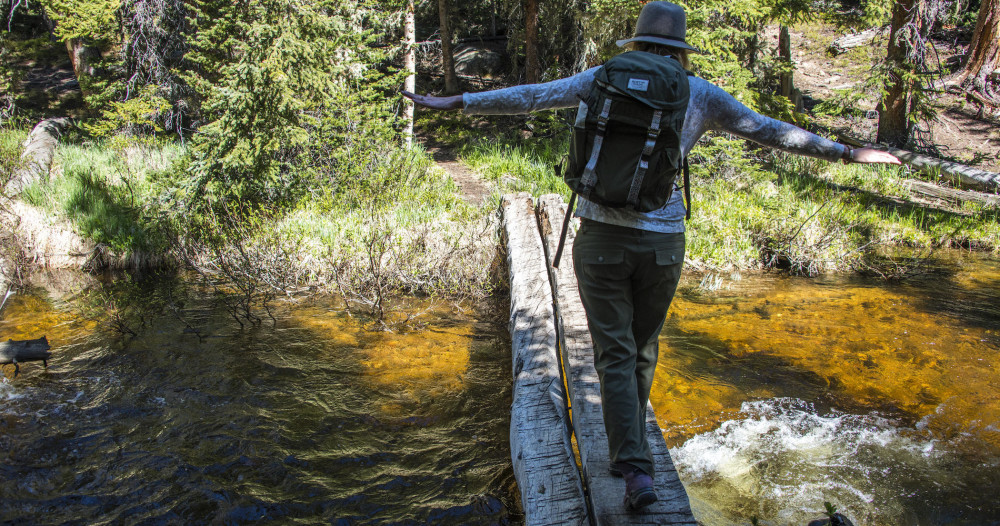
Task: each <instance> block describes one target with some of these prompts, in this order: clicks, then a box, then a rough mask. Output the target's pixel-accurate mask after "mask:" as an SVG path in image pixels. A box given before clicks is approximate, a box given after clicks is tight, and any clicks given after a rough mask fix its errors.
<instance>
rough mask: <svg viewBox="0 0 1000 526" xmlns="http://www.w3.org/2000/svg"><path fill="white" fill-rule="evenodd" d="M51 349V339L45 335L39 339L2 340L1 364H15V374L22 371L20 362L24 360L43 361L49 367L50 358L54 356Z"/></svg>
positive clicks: (0, 347) (0, 345)
mask: <svg viewBox="0 0 1000 526" xmlns="http://www.w3.org/2000/svg"><path fill="white" fill-rule="evenodd" d="M49 349H51V347H49V340H47V339H46V338H45V336H42V337H41V338H38V339H37V340H22V341H14V340H7V341H5V342H0V364H2V365H6V364H14V376H17V374H18V373H19V372H20V364H22V363H24V362H42V363H43V364H44V365H45V366H46V367H48V366H49V363H48V360H49V358H51V357H52V353H50V352H49Z"/></svg>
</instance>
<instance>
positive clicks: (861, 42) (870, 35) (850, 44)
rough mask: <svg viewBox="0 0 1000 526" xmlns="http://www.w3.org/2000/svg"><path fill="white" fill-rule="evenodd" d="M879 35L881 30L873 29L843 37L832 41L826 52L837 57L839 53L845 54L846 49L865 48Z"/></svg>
mask: <svg viewBox="0 0 1000 526" xmlns="http://www.w3.org/2000/svg"><path fill="white" fill-rule="evenodd" d="M880 33H882V29H881V28H878V27H875V28H872V29H866V30H864V31H862V32H860V33H855V34H853V35H844V36H842V37H840V38H838V39H837V40H834V41H833V43H832V44H830V47H828V48H827V51H828V52H830V54H831V55H833V56H837V55H840V54H841V53H846V52H847V50H848V49H851V48H855V47H861V46H867V45H868V44H869V43H871V41H872V40H874V39H875V37H877V36H879V34H880Z"/></svg>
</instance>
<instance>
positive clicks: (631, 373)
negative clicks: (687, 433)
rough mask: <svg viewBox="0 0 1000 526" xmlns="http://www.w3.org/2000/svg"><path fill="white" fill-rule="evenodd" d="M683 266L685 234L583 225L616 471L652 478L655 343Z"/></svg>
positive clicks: (587, 288) (583, 282)
mask: <svg viewBox="0 0 1000 526" xmlns="http://www.w3.org/2000/svg"><path fill="white" fill-rule="evenodd" d="M683 262H684V234H683V233H679V234H662V233H659V232H649V231H645V230H637V229H634V228H627V227H621V226H615V225H609V224H606V223H599V222H596V221H590V220H587V219H584V220H583V222H582V225H581V227H580V231H579V232H578V233H577V236H576V241H575V242H574V244H573V264H574V265H575V267H576V278H577V282H578V283H579V287H580V298H581V299H582V300H583V308H584V310H585V311H586V312H587V323H588V325H589V327H590V335H591V337H592V338H593V340H594V367H595V368H596V369H597V374H598V376H600V379H601V398H602V401H603V406H604V427H605V429H606V430H607V433H608V448H609V450H610V451H609V452H610V456H611V463H612V465H613V466H615V467H617V468H618V469H629V467H628V466H626V465H625V464H628V465H630V466H634V467H637V468H639V469H641V470H643V471H645V472H646V473H648V474H649V475H653V474H654V473H653V471H654V468H653V455H652V453H651V452H650V449H649V442H648V441H647V440H646V404H647V402H648V400H649V390H650V388H651V387H652V385H653V373H654V372H655V370H656V358H657V354H658V352H659V345H658V337H659V335H660V329H662V328H663V321H664V319H665V318H666V314H667V308H668V307H670V300H671V299H673V297H674V291H675V290H677V282H678V280H679V279H680V276H681V264H682V263H683Z"/></svg>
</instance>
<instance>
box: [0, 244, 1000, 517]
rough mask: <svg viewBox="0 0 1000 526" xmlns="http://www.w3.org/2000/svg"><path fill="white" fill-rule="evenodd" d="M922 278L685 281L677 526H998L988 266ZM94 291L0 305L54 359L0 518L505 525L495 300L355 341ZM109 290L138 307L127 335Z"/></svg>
mask: <svg viewBox="0 0 1000 526" xmlns="http://www.w3.org/2000/svg"><path fill="white" fill-rule="evenodd" d="M932 270H933V272H931V273H930V274H928V275H927V276H924V277H920V278H915V279H912V280H908V281H905V282H902V283H895V284H894V283H884V282H878V281H870V280H861V279H849V278H820V279H805V278H789V277H785V276H781V275H777V274H773V275H771V274H763V275H760V274H754V275H748V276H743V277H740V276H737V275H730V274H725V275H723V276H721V277H720V278H713V277H705V276H694V275H693V274H692V275H689V276H687V277H686V278H685V281H684V283H682V286H681V289H680V291H679V293H678V297H677V299H676V300H675V303H674V305H673V306H672V308H671V312H670V314H669V315H668V319H667V322H666V325H665V328H664V331H663V334H662V335H661V358H660V362H659V364H658V369H657V376H656V380H655V384H654V387H653V394H652V397H651V401H652V403H653V406H654V408H655V409H656V411H657V415H658V418H659V419H660V424H661V427H662V428H663V430H664V436H665V437H666V439H667V442H668V445H669V446H670V447H671V453H672V455H673V457H674V460H675V464H676V465H677V468H678V472H679V474H680V476H681V480H682V481H683V482H684V484H685V486H686V488H687V489H688V492H689V494H690V496H691V500H692V507H693V509H694V512H695V516H696V517H697V518H698V520H699V521H700V522H702V523H703V524H706V525H724V524H750V522H751V520H752V519H753V518H757V519H759V521H760V524H772V525H778V524H781V525H784V524H796V525H798V524H805V523H806V522H808V521H809V520H811V519H815V518H819V517H822V516H824V511H823V510H824V502H830V503H831V504H833V505H834V506H836V507H837V509H838V510H840V511H841V512H843V513H844V514H846V515H847V516H848V517H850V518H852V519H853V520H854V521H855V523H856V524H858V525H861V524H871V525H882V524H885V525H895V524H927V525H945V524H947V525H966V524H968V525H972V524H996V523H997V521H998V518H1000V504H998V503H997V500H996V499H995V496H994V495H995V488H996V487H997V486H998V485H1000V469H998V464H1000V427H998V425H1000V424H998V423H1000V378H998V370H1000V363H998V362H1000V353H998V351H1000V306H998V303H1000V302H998V300H997V298H1000V263H998V262H997V261H996V260H995V259H989V258H985V257H978V256H975V255H969V254H964V255H963V254H958V253H956V255H955V256H954V259H953V260H951V261H949V262H947V264H945V265H942V266H939V267H935V268H934V269H932ZM104 287H105V288H104V289H102V287H100V286H96V287H91V289H90V292H82V293H78V292H66V289H68V288H72V287H65V286H62V287H55V289H57V291H56V292H53V291H52V290H51V289H52V288H51V287H50V290H49V291H46V290H45V289H36V290H34V291H32V292H31V293H30V294H21V295H17V296H14V297H12V298H11V300H10V304H9V305H8V306H7V307H6V308H5V310H4V312H3V316H2V319H0V338H14V339H24V338H34V337H37V336H40V335H42V334H45V335H47V336H48V337H49V338H50V340H51V341H52V344H53V351H54V353H55V357H54V358H53V360H52V361H51V362H50V364H49V368H48V370H44V369H43V368H42V366H41V364H37V363H30V364H25V365H24V366H23V368H22V375H21V376H20V377H18V378H17V379H16V380H7V381H5V382H4V383H3V384H0V446H2V448H0V450H2V451H3V455H4V461H3V464H2V468H0V477H2V482H3V483H2V489H0V521H5V522H6V521H19V520H20V521H27V522H29V523H36V524H57V523H58V524H61V523H88V524H89V523H96V524H101V523H163V522H167V523H174V522H178V523H214V522H219V523H233V524H243V523H251V522H258V521H266V522H278V523H316V522H327V523H334V524H516V523H519V522H520V512H519V509H518V507H519V503H518V497H517V489H516V485H515V482H514V478H513V474H512V470H511V467H510V458H509V456H510V450H509V447H508V444H507V439H508V426H509V407H510V348H509V345H510V344H509V338H508V336H507V335H506V310H505V309H506V308H507V307H506V305H496V304H494V305H468V304H458V305H455V304H453V303H451V302H447V301H441V300H438V301H431V300H417V299H397V300H395V302H396V312H399V313H401V314H402V315H405V316H410V317H412V319H411V322H410V323H409V324H408V326H407V327H408V328H406V329H397V330H394V331H391V332H385V331H381V332H376V331H371V330H367V328H368V324H367V322H366V321H365V320H364V319H363V318H361V317H359V316H357V315H355V316H351V315H349V314H348V313H346V312H345V311H344V309H343V307H342V302H340V301H338V300H337V299H336V298H333V297H300V298H295V299H293V300H284V301H280V302H278V303H276V307H275V309H274V315H275V316H274V317H275V321H274V322H273V323H272V321H271V320H270V319H266V320H265V322H264V323H263V325H262V326H260V327H256V328H240V326H239V325H238V324H237V323H235V322H234V321H233V320H232V318H230V317H229V316H228V314H227V313H226V312H225V311H224V310H223V309H221V308H220V307H219V306H218V305H217V304H216V302H214V301H213V300H212V295H211V293H210V291H208V290H207V289H205V288H203V287H201V286H199V285H198V283H197V280H191V279H188V280H176V279H167V280H158V281H156V282H155V283H153V284H143V285H142V286H141V287H139V288H138V289H136V287H131V288H130V287H129V286H127V285H125V286H116V285H110V286H109V285H107V284H105V286H104ZM105 289H106V290H105ZM101 290H105V291H104V292H100V291H101ZM109 297H120V298H131V299H130V300H129V301H132V302H134V303H139V304H144V305H148V306H149V309H148V310H149V312H146V313H143V314H142V316H143V320H144V321H145V328H144V329H142V330H138V331H136V332H138V336H136V337H130V336H122V335H119V334H117V333H115V332H113V331H111V330H109V329H108V324H107V320H108V313H107V306H108V301H107V299H108V298H109ZM137 298H138V299H137ZM133 314H134V313H133ZM8 373H9V371H8Z"/></svg>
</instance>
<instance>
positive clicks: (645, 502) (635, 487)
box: [625, 469, 656, 511]
mask: <svg viewBox="0 0 1000 526" xmlns="http://www.w3.org/2000/svg"><path fill="white" fill-rule="evenodd" d="M654 502H656V491H655V490H654V489H653V477H650V476H649V475H647V474H646V473H645V472H644V471H642V470H641V469H635V470H633V471H632V472H630V473H625V509H627V510H629V511H638V510H641V509H643V508H645V507H646V506H649V505H650V504H652V503H654Z"/></svg>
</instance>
